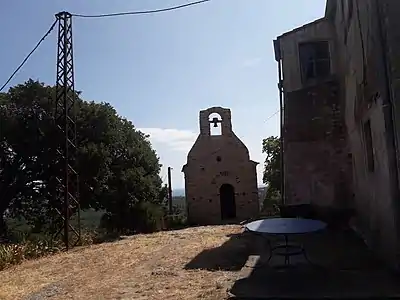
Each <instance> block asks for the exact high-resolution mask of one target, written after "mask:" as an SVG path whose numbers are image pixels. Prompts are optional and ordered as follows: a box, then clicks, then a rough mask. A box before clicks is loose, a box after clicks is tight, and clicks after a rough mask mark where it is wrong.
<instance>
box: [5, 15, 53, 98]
mask: <svg viewBox="0 0 400 300" xmlns="http://www.w3.org/2000/svg"><path fill="white" fill-rule="evenodd" d="M56 23H57V20H55V21H54V23H53V24H52V25H51V26H50V28H49V30H47V32H46V33H45V34H44V36H43V37H42V38H41V39H40V40H39V42H38V43H37V44H36V46H35V47H34V48H33V49H32V51H31V52H29V54H28V55H27V56H26V57H25V59H24V60H23V61H22V63H21V64H20V65H19V66H18V68H16V69H15V71H14V72H13V73H12V74H11V76H10V77H9V78H8V79H7V81H6V82H5V83H4V84H3V85H2V86H1V88H0V92H1V91H2V90H3V89H4V88H5V87H6V85H7V84H8V83H9V82H10V81H11V79H13V78H14V76H15V74H17V72H18V71H19V70H20V69H21V68H22V67H23V66H24V64H25V63H26V62H27V60H28V59H29V58H30V57H31V55H32V54H33V53H34V52H35V51H36V49H37V48H39V46H40V44H41V43H42V42H43V41H44V40H45V39H46V37H47V36H48V35H49V34H50V33H51V32H52V31H53V29H54V26H55V25H56Z"/></svg>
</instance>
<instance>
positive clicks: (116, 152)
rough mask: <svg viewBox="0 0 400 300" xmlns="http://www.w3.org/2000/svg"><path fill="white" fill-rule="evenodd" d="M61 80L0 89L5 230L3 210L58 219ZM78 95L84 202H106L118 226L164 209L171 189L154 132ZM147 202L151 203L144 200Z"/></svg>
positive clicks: (37, 222) (0, 191)
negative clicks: (56, 117) (56, 114)
mask: <svg viewBox="0 0 400 300" xmlns="http://www.w3.org/2000/svg"><path fill="white" fill-rule="evenodd" d="M54 94H55V90H54V87H50V86H45V85H44V84H42V83H39V82H37V81H33V80H29V81H27V82H26V83H25V84H21V85H17V86H15V87H13V88H11V89H10V90H9V91H8V92H7V93H3V94H0V197H1V198H0V234H1V233H3V234H4V233H5V232H6V227H5V222H4V215H5V213H8V214H10V215H13V216H23V217H24V218H25V219H26V220H28V222H30V223H31V224H33V225H34V226H37V227H43V226H45V225H49V224H50V223H51V222H52V221H54V219H55V213H54V210H53V208H54V207H55V206H56V204H57V203H60V199H57V198H54V197H52V195H55V193H54V189H55V184H54V175H55V174H56V175H59V176H60V175H61V176H62V174H59V173H58V172H59V170H58V169H57V168H55V166H57V164H56V160H57V159H58V156H57V153H56V150H57V147H58V145H59V143H58V138H60V134H59V133H58V132H57V131H56V128H55V126H54V124H53V121H52V118H51V116H52V108H53V105H52V101H51V100H52V99H53V97H54ZM75 97H76V98H77V103H78V105H77V122H76V123H77V137H78V145H79V148H78V154H77V166H76V168H77V171H78V172H79V175H80V176H79V180H80V182H79V185H80V196H81V197H80V199H81V208H82V209H86V208H94V209H97V210H98V209H105V210H106V211H107V212H108V213H109V215H111V216H112V217H113V220H118V224H115V227H117V228H118V229H126V228H127V227H129V228H128V229H132V230H133V229H134V228H133V227H134V226H137V224H136V223H135V222H133V223H132V222H128V220H131V219H132V218H133V216H136V217H135V220H138V219H140V218H138V214H147V215H148V214H149V212H148V210H151V209H153V210H157V209H158V208H159V207H160V206H161V202H162V200H163V199H164V197H165V192H166V189H165V187H164V186H162V181H161V178H160V177H159V172H160V168H161V165H160V163H159V158H158V157H157V155H156V152H155V151H154V150H153V149H152V146H151V144H150V142H149V140H148V136H146V135H145V134H144V133H142V132H140V131H138V130H137V129H136V128H135V127H134V126H133V124H132V123H131V122H130V121H128V120H126V119H124V118H122V117H120V116H119V115H118V114H117V112H116V111H115V109H114V108H113V107H112V106H111V105H110V104H108V103H94V102H86V101H83V100H82V99H81V98H79V94H78V93H77V94H76V95H75ZM144 203H147V204H144Z"/></svg>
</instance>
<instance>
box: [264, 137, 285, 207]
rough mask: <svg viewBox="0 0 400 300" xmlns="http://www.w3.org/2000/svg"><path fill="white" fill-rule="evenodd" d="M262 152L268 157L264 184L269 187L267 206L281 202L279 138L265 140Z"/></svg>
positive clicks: (265, 165)
mask: <svg viewBox="0 0 400 300" xmlns="http://www.w3.org/2000/svg"><path fill="white" fill-rule="evenodd" d="M262 152H263V153H264V154H266V155H267V157H266V158H265V162H264V174H263V183H264V184H266V185H267V186H268V188H267V193H266V196H265V197H266V200H265V204H270V203H271V202H277V201H279V195H280V193H281V180H282V179H281V153H280V140H279V137H275V136H270V137H268V138H266V139H264V140H263V143H262Z"/></svg>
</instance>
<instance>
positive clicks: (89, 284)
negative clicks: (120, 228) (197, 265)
mask: <svg viewBox="0 0 400 300" xmlns="http://www.w3.org/2000/svg"><path fill="white" fill-rule="evenodd" d="M240 231H241V228H240V227H239V226H209V227H197V228H188V229H183V230H179V231H169V232H159V233H155V234H148V235H137V236H134V237H129V238H126V239H123V240H121V241H118V242H114V243H109V244H102V245H94V246H90V247H83V248H80V249H74V250H72V251H70V252H69V253H60V254H57V255H54V256H50V257H45V258H41V259H38V260H34V261H27V262H25V263H23V264H21V265H18V266H15V267H12V268H10V269H7V270H4V271H2V272H0V299H4V300H7V299H10V300H11V299H12V300H15V299H30V298H31V299H34V296H36V297H38V296H39V297H38V298H35V299H40V296H41V297H43V298H45V297H48V298H51V299H224V298H226V284H227V283H229V282H231V281H232V280H233V279H234V278H235V276H236V273H235V272H231V271H223V270H217V271H207V270H204V269H187V268H186V269H185V266H186V265H187V264H188V263H189V262H191V261H192V259H194V258H195V257H196V256H197V255H198V254H199V253H201V252H203V251H204V250H206V249H212V248H217V247H218V246H221V245H222V244H224V243H225V242H226V241H228V240H229V239H230V238H229V236H228V235H229V234H234V233H239V232H240ZM213 259H218V258H217V257H215V256H214V257H213ZM220 259H223V258H221V257H220Z"/></svg>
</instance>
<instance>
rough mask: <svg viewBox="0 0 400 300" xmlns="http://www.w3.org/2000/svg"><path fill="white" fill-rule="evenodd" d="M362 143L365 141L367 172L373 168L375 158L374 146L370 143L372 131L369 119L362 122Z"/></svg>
mask: <svg viewBox="0 0 400 300" xmlns="http://www.w3.org/2000/svg"><path fill="white" fill-rule="evenodd" d="M364 143H365V154H366V156H367V157H366V159H367V168H368V171H369V172H373V171H374V170H375V160H374V148H373V144H372V131H371V121H369V120H368V121H367V122H365V124H364Z"/></svg>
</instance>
